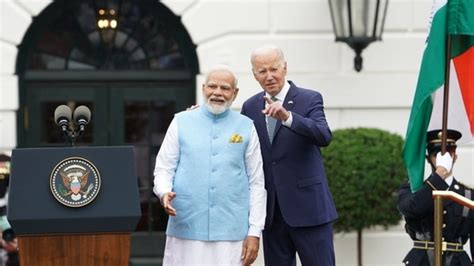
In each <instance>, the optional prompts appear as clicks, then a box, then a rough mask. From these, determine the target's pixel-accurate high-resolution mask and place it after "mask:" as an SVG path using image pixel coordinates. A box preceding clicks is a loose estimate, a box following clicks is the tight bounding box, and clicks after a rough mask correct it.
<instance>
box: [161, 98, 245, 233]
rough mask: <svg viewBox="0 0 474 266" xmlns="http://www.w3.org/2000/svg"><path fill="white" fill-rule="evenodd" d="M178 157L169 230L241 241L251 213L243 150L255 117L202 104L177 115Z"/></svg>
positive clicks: (169, 231) (168, 231)
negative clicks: (173, 213) (216, 112)
mask: <svg viewBox="0 0 474 266" xmlns="http://www.w3.org/2000/svg"><path fill="white" fill-rule="evenodd" d="M176 121H177V125H178V135H179V147H180V150H179V162H178V165H177V169H176V174H175V176H174V183H173V191H174V192H176V198H175V199H174V200H173V201H172V203H171V204H172V205H173V207H174V208H175V209H176V211H177V215H176V216H175V217H172V216H170V219H169V221H168V228H167V231H166V233H167V235H170V236H174V237H179V238H184V239H194V240H203V241H218V240H227V241H234V240H243V239H245V237H246V236H247V231H248V217H249V204H250V203H249V182H248V175H247V171H246V166H245V151H246V148H247V145H248V143H249V138H250V133H251V131H252V125H253V122H252V121H251V120H250V119H248V118H247V117H245V116H243V115H240V114H239V113H237V112H235V111H232V110H227V111H225V112H224V113H222V114H219V115H214V114H212V113H210V112H209V111H208V110H207V109H206V107H200V108H198V109H195V110H192V111H186V112H181V113H179V114H177V115H176Z"/></svg>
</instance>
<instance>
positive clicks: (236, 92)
mask: <svg viewBox="0 0 474 266" xmlns="http://www.w3.org/2000/svg"><path fill="white" fill-rule="evenodd" d="M237 94H239V88H235V90H234V97H232V101H234V100H235V98H237Z"/></svg>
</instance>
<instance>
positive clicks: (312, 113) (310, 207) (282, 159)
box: [242, 81, 337, 229]
mask: <svg viewBox="0 0 474 266" xmlns="http://www.w3.org/2000/svg"><path fill="white" fill-rule="evenodd" d="M289 83H290V89H289V91H288V94H287V96H286V98H285V100H284V102H283V106H284V107H285V108H286V110H288V111H291V113H292V116H293V122H292V124H291V128H288V127H285V126H282V125H281V121H280V120H278V121H277V125H276V129H275V136H274V138H273V142H272V144H270V141H269V138H268V133H267V125H266V118H265V115H264V114H263V113H262V110H263V109H265V100H264V98H263V96H264V95H265V94H264V92H260V93H258V94H256V95H254V96H252V97H251V98H250V99H248V100H247V101H246V102H245V103H244V104H243V106H242V114H244V115H246V116H248V117H249V118H250V119H252V120H253V121H254V123H255V127H256V129H257V133H258V136H259V140H260V146H261V151H262V157H263V169H264V173H265V188H266V190H267V194H268V198H267V218H266V222H265V228H266V229H269V228H270V227H271V225H272V222H273V216H274V210H275V201H276V199H277V198H278V205H279V206H280V210H281V213H282V216H283V218H284V220H285V221H286V223H287V224H288V225H290V226H292V227H300V226H316V225H320V224H324V223H327V222H330V221H332V220H334V219H336V218H337V212H336V207H335V205H334V201H333V199H332V195H331V192H330V190H329V186H328V183H327V179H326V175H325V173H324V166H323V159H322V156H321V150H320V147H325V146H328V145H329V143H330V142H331V139H332V134H331V130H330V129H329V126H328V124H327V122H326V117H325V115H324V106H323V99H322V96H321V94H320V93H318V92H316V91H313V90H307V89H302V88H299V87H297V86H296V85H295V84H294V83H292V82H291V81H289Z"/></svg>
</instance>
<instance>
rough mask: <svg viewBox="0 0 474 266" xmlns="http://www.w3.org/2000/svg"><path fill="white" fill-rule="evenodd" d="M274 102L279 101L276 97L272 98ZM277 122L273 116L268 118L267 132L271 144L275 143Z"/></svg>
mask: <svg viewBox="0 0 474 266" xmlns="http://www.w3.org/2000/svg"><path fill="white" fill-rule="evenodd" d="M272 101H274V102H276V101H278V99H277V98H276V97H274V96H273V97H272ZM276 123H277V120H276V119H275V118H273V117H271V116H268V117H267V130H268V139H269V140H270V143H272V142H273V137H274V135H275V127H276Z"/></svg>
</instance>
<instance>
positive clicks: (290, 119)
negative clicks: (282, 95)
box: [281, 111, 293, 127]
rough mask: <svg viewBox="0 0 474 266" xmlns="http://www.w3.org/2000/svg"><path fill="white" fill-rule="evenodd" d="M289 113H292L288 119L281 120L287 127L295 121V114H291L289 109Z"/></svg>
mask: <svg viewBox="0 0 474 266" xmlns="http://www.w3.org/2000/svg"><path fill="white" fill-rule="evenodd" d="M288 113H290V116H288V119H286V121H283V120H282V121H281V124H282V125H284V126H285V127H291V123H293V115H292V114H291V112H290V111H288Z"/></svg>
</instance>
